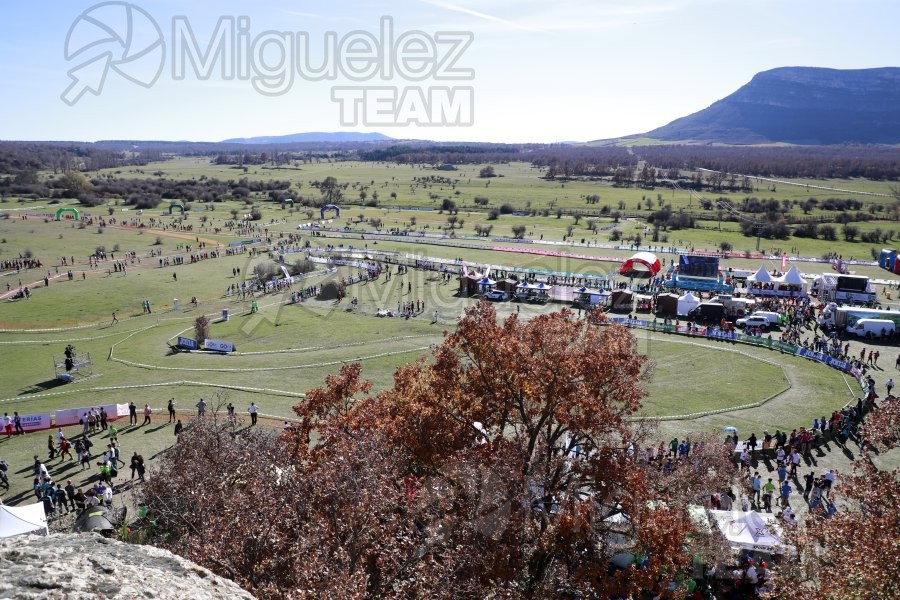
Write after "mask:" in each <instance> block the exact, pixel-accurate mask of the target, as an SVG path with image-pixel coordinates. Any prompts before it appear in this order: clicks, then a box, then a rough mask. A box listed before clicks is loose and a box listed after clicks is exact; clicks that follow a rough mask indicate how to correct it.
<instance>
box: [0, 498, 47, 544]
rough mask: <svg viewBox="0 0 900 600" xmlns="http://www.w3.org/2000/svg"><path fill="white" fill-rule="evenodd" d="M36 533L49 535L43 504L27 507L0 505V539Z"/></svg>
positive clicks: (37, 503) (38, 503)
mask: <svg viewBox="0 0 900 600" xmlns="http://www.w3.org/2000/svg"><path fill="white" fill-rule="evenodd" d="M28 533H37V534H41V535H49V533H50V530H49V529H47V516H46V515H45V514H44V504H43V503H42V502H36V503H34V504H29V505H27V506H7V505H5V504H3V505H0V537H13V536H15V535H25V534H28Z"/></svg>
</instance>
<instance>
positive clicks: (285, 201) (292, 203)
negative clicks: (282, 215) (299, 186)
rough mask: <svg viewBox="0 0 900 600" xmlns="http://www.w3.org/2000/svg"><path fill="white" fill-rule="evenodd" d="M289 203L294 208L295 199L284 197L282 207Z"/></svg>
mask: <svg viewBox="0 0 900 600" xmlns="http://www.w3.org/2000/svg"><path fill="white" fill-rule="evenodd" d="M288 204H290V205H291V208H294V199H293V198H284V199H283V200H282V201H281V208H284V207H286V206H287V205H288Z"/></svg>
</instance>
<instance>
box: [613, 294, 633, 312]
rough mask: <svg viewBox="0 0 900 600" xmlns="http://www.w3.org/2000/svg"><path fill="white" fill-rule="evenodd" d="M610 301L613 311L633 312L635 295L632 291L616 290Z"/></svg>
mask: <svg viewBox="0 0 900 600" xmlns="http://www.w3.org/2000/svg"><path fill="white" fill-rule="evenodd" d="M609 301H610V304H611V305H612V308H613V310H627V311H628V312H631V308H632V305H633V304H634V294H633V293H632V292H631V290H616V291H614V292H613V293H612V294H610V299H609Z"/></svg>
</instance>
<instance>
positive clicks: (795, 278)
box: [778, 267, 806, 288]
mask: <svg viewBox="0 0 900 600" xmlns="http://www.w3.org/2000/svg"><path fill="white" fill-rule="evenodd" d="M778 281H779V283H789V284H792V285H802V286H803V287H804V288H805V287H806V280H805V279H803V276H802V275H800V271H798V270H797V267H791V268H790V269H788V272H787V273H785V274H784V275H782V276H781V277H779V278H778Z"/></svg>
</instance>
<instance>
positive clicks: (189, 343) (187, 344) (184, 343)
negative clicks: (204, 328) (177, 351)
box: [178, 335, 200, 350]
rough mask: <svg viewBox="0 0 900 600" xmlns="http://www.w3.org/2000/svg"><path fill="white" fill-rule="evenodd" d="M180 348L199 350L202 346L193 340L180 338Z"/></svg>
mask: <svg viewBox="0 0 900 600" xmlns="http://www.w3.org/2000/svg"><path fill="white" fill-rule="evenodd" d="M178 347H179V348H184V349H185V350H197V349H199V348H200V344H198V343H197V341H196V340H192V339H191V338H186V337H181V336H180V335H179V336H178Z"/></svg>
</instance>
